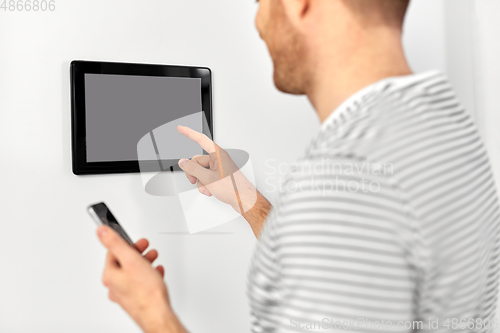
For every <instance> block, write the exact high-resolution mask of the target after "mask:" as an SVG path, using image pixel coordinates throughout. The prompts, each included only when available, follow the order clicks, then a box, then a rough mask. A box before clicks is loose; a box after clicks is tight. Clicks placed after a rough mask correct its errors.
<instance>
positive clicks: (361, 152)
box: [98, 0, 500, 333]
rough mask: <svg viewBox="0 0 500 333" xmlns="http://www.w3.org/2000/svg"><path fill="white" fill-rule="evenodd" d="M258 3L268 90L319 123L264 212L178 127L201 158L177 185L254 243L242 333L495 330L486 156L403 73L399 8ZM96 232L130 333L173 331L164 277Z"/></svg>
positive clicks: (370, 0) (452, 101)
mask: <svg viewBox="0 0 500 333" xmlns="http://www.w3.org/2000/svg"><path fill="white" fill-rule="evenodd" d="M259 6H260V8H259V12H258V14H257V17H256V25H257V28H258V30H259V33H260V35H261V37H262V38H263V39H264V41H265V42H266V43H267V46H268V49H269V52H270V55H271V57H272V59H273V61H274V81H275V85H276V86H277V87H278V89H280V90H281V91H284V92H288V93H292V94H306V95H307V97H308V98H309V100H310V101H311V103H312V105H313V106H314V109H315V110H316V112H317V114H318V117H319V119H320V120H321V122H322V124H321V128H320V131H319V133H318V135H317V136H316V138H315V139H314V140H313V141H312V142H311V144H310V146H309V147H308V149H307V150H306V152H305V154H303V156H302V157H301V159H300V160H299V162H298V163H297V165H296V168H294V169H293V170H291V172H290V175H289V176H288V177H287V178H286V180H285V183H284V185H286V186H284V187H283V188H284V190H283V191H282V192H281V193H279V197H278V202H277V205H276V206H275V207H271V205H270V204H269V202H268V201H267V200H266V199H265V198H264V197H263V196H262V195H261V194H260V193H258V192H257V191H256V190H255V189H254V188H253V186H252V185H251V183H249V182H248V181H247V180H246V179H245V177H244V176H243V175H242V174H241V172H240V171H238V168H237V167H236V165H235V164H234V163H233V162H232V161H231V159H230V157H229V156H228V155H227V153H226V152H225V151H224V150H223V149H222V148H220V147H219V146H217V145H215V144H214V143H213V142H211V141H210V140H209V139H208V138H207V137H205V136H204V135H202V134H200V133H197V132H195V131H193V130H190V129H189V128H185V127H179V131H180V132H181V133H182V134H184V135H186V136H188V137H189V138H191V139H193V140H194V141H196V142H198V143H199V144H200V145H201V146H202V147H203V149H204V150H206V151H207V152H208V153H210V154H209V155H208V156H206V155H205V156H195V157H193V158H192V159H191V160H186V159H182V160H180V161H179V165H180V166H181V168H182V169H183V170H184V171H185V172H186V175H187V177H188V179H189V180H190V181H191V183H193V184H194V183H196V182H197V183H198V185H199V189H200V192H201V193H203V194H205V195H213V196H215V197H216V198H218V199H220V200H221V201H223V202H226V203H228V204H230V205H232V206H233V208H234V209H235V210H237V211H238V212H240V213H241V214H242V215H243V217H244V218H245V219H246V220H247V221H248V222H249V224H250V226H251V227H252V230H253V231H254V233H255V235H256V236H257V237H258V238H259V244H258V246H257V248H256V251H255V254H254V258H253V262H252V265H251V269H250V271H249V284H248V290H247V293H248V296H249V298H250V303H251V309H252V316H253V320H252V329H253V331H254V332H301V331H312V330H314V331H322V332H333V331H335V332H336V331H343V330H344V331H349V330H353V329H356V330H360V331H369V332H370V331H385V332H387V331H395V332H410V331H416V330H422V331H425V330H444V331H446V330H449V331H454V332H455V331H469V332H476V331H477V332H489V331H492V330H493V329H494V328H496V327H498V323H497V322H496V318H495V308H496V300H497V285H498V257H499V256H498V255H499V253H498V251H499V250H498V248H499V247H498V245H499V232H498V226H499V219H500V210H499V205H498V199H497V194H496V189H495V184H494V182H493V178H492V173H491V169H490V166H489V162H488V158H487V154H486V152H485V149H484V146H483V145H482V143H481V140H480V138H479V135H478V133H477V130H476V127H475V125H474V123H473V121H472V120H471V117H470V116H469V114H468V113H467V112H466V111H465V110H464V109H463V107H462V106H461V105H460V103H459V102H458V101H457V99H456V97H455V94H454V92H453V89H452V88H451V86H450V85H449V83H448V82H447V79H446V77H445V76H444V75H443V74H441V73H439V72H435V71H432V72H426V73H420V74H412V72H411V70H410V68H409V66H408V64H407V61H406V59H405V56H404V52H403V48H402V43H401V35H402V25H403V19H404V15H405V12H406V9H407V6H408V0H261V1H260V4H259ZM208 167H209V168H208ZM207 168H208V169H207ZM229 176H231V177H229ZM233 180H234V182H233ZM234 185H236V189H237V191H236V192H235V191H234V187H233V186H234ZM98 235H99V237H100V239H101V241H102V243H103V244H104V245H105V246H106V247H107V248H108V250H109V252H108V256H107V261H106V267H105V271H104V274H103V282H104V284H105V285H106V286H108V287H109V297H110V299H111V300H113V301H115V302H118V303H119V304H120V305H121V306H122V307H123V308H124V309H125V311H127V312H128V313H129V314H130V315H131V316H132V318H133V319H134V320H135V321H136V322H137V323H138V324H139V325H140V327H141V328H142V329H143V330H144V331H145V332H148V333H149V332H186V329H185V328H184V326H183V325H182V324H181V322H180V320H179V319H178V318H177V316H176V315H175V314H174V311H173V309H172V308H171V307H170V303H169V300H168V292H167V288H166V286H165V284H164V282H163V278H162V276H163V268H162V267H157V268H156V270H155V269H154V268H152V266H151V263H152V262H153V261H154V260H155V259H156V257H157V253H156V251H154V250H152V251H150V252H148V253H147V254H145V255H144V256H141V255H140V254H139V253H142V252H144V250H145V249H146V248H147V245H148V244H147V241H146V240H141V241H139V242H138V243H137V244H136V248H137V250H138V251H136V250H134V249H132V248H131V247H129V246H128V245H127V244H126V243H125V242H124V241H122V240H121V239H120V238H119V237H118V236H117V235H116V233H114V232H113V231H111V230H110V229H109V228H107V227H100V228H99V229H98Z"/></svg>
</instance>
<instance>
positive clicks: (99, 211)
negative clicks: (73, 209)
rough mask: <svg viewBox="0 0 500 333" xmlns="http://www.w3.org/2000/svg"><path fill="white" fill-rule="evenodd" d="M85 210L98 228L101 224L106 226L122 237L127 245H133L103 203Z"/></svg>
mask: <svg viewBox="0 0 500 333" xmlns="http://www.w3.org/2000/svg"><path fill="white" fill-rule="evenodd" d="M87 210H88V212H89V214H90V216H92V218H93V219H94V221H95V222H96V223H97V225H98V226H101V225H103V224H105V225H108V226H109V227H110V228H112V229H113V230H114V231H116V232H117V233H118V234H119V235H120V236H122V238H123V239H125V240H126V241H127V243H129V244H130V245H134V243H133V242H132V240H131V239H130V237H129V236H128V235H127V233H126V232H125V230H123V228H122V226H121V225H120V224H119V223H118V220H117V219H116V218H115V216H114V215H113V214H112V213H111V211H110V210H109V208H108V206H106V204H105V203H104V202H99V203H97V204H93V205H90V206H89V207H88V208H87Z"/></svg>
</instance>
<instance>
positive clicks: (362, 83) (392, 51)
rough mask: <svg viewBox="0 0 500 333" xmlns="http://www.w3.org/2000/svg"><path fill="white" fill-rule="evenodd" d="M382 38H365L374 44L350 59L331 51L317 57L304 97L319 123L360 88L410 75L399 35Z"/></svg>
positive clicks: (357, 50) (366, 45)
mask: <svg viewBox="0 0 500 333" xmlns="http://www.w3.org/2000/svg"><path fill="white" fill-rule="evenodd" d="M385 37H386V38H381V37H380V36H371V37H370V36H367V40H373V41H377V44H376V45H369V44H368V43H366V44H365V45H364V46H363V47H360V48H357V49H356V52H353V54H352V56H349V55H346V56H344V57H343V58H342V57H339V55H336V54H335V51H332V50H327V51H326V52H324V53H323V54H320V55H318V58H317V59H315V62H316V66H315V72H314V73H312V75H313V79H312V84H311V87H310V89H309V90H308V91H307V96H308V98H309V100H310V102H311V104H312V105H313V107H314V108H315V110H316V112H317V113H318V116H319V119H320V121H321V122H323V121H324V120H325V119H326V118H327V117H328V116H329V115H330V114H331V113H332V112H334V111H335V109H336V108H337V107H338V106H340V104H342V102H344V101H345V100H346V99H347V98H349V97H350V96H351V95H353V94H355V93H356V92H357V91H359V90H361V89H362V88H364V87H367V86H369V85H370V84H372V83H375V82H377V81H380V80H382V79H384V78H387V77H392V76H401V75H409V74H412V71H411V69H410V67H409V66H408V63H407V61H406V58H405V55H404V51H403V47H402V44H401V39H400V38H399V36H389V37H388V36H385ZM332 59H334V60H333V61H332Z"/></svg>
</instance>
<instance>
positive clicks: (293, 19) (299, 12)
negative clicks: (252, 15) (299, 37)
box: [278, 0, 312, 28]
mask: <svg viewBox="0 0 500 333" xmlns="http://www.w3.org/2000/svg"><path fill="white" fill-rule="evenodd" d="M278 1H281V3H282V6H283V8H284V10H285V14H286V16H287V17H288V19H289V20H290V23H291V24H292V25H294V26H296V27H297V28H299V27H300V25H301V22H302V21H303V20H304V18H305V17H306V16H307V14H309V11H310V7H311V2H312V0H278Z"/></svg>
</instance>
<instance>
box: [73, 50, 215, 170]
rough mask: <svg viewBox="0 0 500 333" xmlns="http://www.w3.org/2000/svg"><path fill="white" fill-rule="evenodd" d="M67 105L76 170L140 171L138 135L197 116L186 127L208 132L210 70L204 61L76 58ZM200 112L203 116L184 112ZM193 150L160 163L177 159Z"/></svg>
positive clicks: (173, 161)
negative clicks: (198, 63) (160, 62)
mask: <svg viewBox="0 0 500 333" xmlns="http://www.w3.org/2000/svg"><path fill="white" fill-rule="evenodd" d="M71 108H72V127H71V128H72V154H73V173H74V174H76V175H85V174H109V173H127V172H140V168H139V161H138V154H137V144H138V142H139V140H141V138H142V137H144V135H145V134H147V133H152V131H153V130H154V129H155V128H157V127H159V126H161V125H163V124H166V123H169V122H172V121H174V120H176V119H179V118H183V119H200V120H199V124H192V126H191V127H193V128H194V129H197V130H199V131H202V132H203V133H205V134H206V135H207V136H209V137H213V130H212V126H213V125H212V87H211V71H210V69H209V68H206V67H188V66H171V65H152V64H131V63H112V62H96V61H81V60H75V61H73V62H71ZM200 112H201V114H202V115H203V119H204V120H205V121H202V120H201V118H202V117H186V116H190V115H194V114H196V113H200ZM163 144H164V145H165V144H171V145H175V144H176V143H175V142H167V143H165V142H164V143H163ZM177 148H178V147H177ZM181 150H182V149H181ZM192 153H193V152H192V149H191V151H186V154H185V156H179V157H178V158H177V159H170V160H167V161H161V162H162V165H176V164H177V161H178V159H179V158H182V157H188V158H189V157H191V156H192V155H190V154H192ZM199 153H200V154H203V153H204V152H203V151H202V150H200V152H199ZM158 156H159V155H158ZM170 158H172V156H170ZM141 163H144V161H141ZM152 163H153V165H155V164H156V165H158V161H152Z"/></svg>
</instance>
